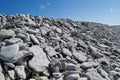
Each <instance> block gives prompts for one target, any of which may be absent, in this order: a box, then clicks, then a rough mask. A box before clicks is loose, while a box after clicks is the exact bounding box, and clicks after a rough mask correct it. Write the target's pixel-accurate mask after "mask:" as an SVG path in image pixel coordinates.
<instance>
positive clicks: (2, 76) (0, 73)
mask: <svg viewBox="0 0 120 80" xmlns="http://www.w3.org/2000/svg"><path fill="white" fill-rule="evenodd" d="M0 80H6V79H5V76H4V74H3V73H2V72H0Z"/></svg>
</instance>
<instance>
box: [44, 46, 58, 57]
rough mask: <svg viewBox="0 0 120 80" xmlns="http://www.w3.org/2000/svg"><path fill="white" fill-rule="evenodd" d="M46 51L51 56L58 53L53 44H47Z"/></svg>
mask: <svg viewBox="0 0 120 80" xmlns="http://www.w3.org/2000/svg"><path fill="white" fill-rule="evenodd" d="M44 50H45V52H46V53H47V55H49V56H50V57H52V56H54V55H56V51H55V49H54V48H52V47H51V46H47V47H45V49H44Z"/></svg>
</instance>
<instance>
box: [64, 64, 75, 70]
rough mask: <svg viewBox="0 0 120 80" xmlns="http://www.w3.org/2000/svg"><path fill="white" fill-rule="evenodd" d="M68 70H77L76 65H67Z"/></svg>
mask: <svg viewBox="0 0 120 80" xmlns="http://www.w3.org/2000/svg"><path fill="white" fill-rule="evenodd" d="M65 66H66V69H65V70H75V69H76V65H75V64H72V63H65Z"/></svg>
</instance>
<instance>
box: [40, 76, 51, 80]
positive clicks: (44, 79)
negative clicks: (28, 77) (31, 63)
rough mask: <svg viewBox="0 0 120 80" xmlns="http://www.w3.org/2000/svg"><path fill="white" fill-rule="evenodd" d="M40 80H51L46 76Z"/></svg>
mask: <svg viewBox="0 0 120 80" xmlns="http://www.w3.org/2000/svg"><path fill="white" fill-rule="evenodd" d="M40 80H49V79H48V77H46V76H40Z"/></svg>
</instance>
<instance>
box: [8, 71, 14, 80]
mask: <svg viewBox="0 0 120 80" xmlns="http://www.w3.org/2000/svg"><path fill="white" fill-rule="evenodd" d="M8 74H9V77H10V78H11V79H12V80H15V79H16V75H15V71H14V70H9V71H8Z"/></svg>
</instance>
